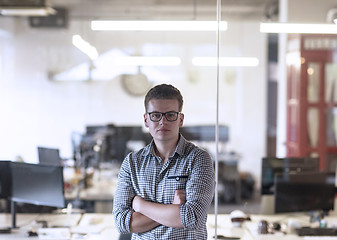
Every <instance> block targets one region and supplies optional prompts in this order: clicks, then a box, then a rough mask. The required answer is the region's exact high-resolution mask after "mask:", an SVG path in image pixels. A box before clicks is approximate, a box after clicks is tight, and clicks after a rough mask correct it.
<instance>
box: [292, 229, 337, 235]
mask: <svg viewBox="0 0 337 240" xmlns="http://www.w3.org/2000/svg"><path fill="white" fill-rule="evenodd" d="M296 233H297V235H298V236H337V228H313V227H301V228H297V229H296Z"/></svg>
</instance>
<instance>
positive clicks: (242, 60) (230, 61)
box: [192, 57, 259, 67]
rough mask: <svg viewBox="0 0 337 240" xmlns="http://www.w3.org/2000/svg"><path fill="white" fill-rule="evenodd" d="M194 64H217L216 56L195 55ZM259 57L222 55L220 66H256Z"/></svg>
mask: <svg viewBox="0 0 337 240" xmlns="http://www.w3.org/2000/svg"><path fill="white" fill-rule="evenodd" d="M192 64H193V65H195V66H210V67H212V66H216V65H217V58H216V57H194V58H193V59H192ZM258 65H259V59H258V58H256V57H220V58H219V66H226V67H256V66H258Z"/></svg>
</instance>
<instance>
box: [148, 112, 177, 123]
mask: <svg viewBox="0 0 337 240" xmlns="http://www.w3.org/2000/svg"><path fill="white" fill-rule="evenodd" d="M180 113H181V112H174V111H170V112H165V113H162V112H149V113H147V114H149V116H150V119H151V121H152V122H159V121H160V120H161V119H162V118H163V116H165V118H166V120H167V121H169V122H174V121H177V119H178V115H179V114H180Z"/></svg>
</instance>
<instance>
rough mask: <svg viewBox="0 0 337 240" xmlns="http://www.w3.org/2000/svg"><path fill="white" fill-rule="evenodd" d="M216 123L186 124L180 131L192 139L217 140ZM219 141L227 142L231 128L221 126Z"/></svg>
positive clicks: (185, 136)
mask: <svg viewBox="0 0 337 240" xmlns="http://www.w3.org/2000/svg"><path fill="white" fill-rule="evenodd" d="M215 130H216V128H215V125H205V126H184V127H181V128H180V133H181V134H182V135H183V136H184V138H186V139H187V140H190V141H205V142H212V141H215ZM218 130H219V141H222V142H227V141H228V139H229V129H228V127H227V126H223V125H220V126H219V129H218Z"/></svg>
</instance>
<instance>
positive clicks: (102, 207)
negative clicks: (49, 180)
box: [65, 178, 117, 213]
mask: <svg viewBox="0 0 337 240" xmlns="http://www.w3.org/2000/svg"><path fill="white" fill-rule="evenodd" d="M116 186H117V178H112V179H108V180H107V179H104V180H100V181H94V182H93V185H92V186H90V187H88V188H81V189H78V188H76V189H74V190H73V191H66V192H65V199H66V200H67V201H68V202H72V201H76V200H79V201H84V202H85V201H87V202H93V203H94V209H93V212H95V213H111V212H112V200H113V196H114V193H115V190H116Z"/></svg>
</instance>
